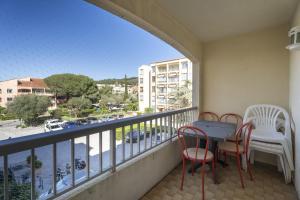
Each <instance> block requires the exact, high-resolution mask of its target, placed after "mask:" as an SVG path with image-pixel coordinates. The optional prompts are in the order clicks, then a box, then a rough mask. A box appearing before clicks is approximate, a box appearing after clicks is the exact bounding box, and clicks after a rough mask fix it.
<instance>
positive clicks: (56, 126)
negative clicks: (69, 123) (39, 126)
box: [44, 123, 63, 132]
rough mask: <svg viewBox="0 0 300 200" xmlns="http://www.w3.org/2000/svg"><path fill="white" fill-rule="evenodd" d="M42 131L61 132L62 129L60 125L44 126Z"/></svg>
mask: <svg viewBox="0 0 300 200" xmlns="http://www.w3.org/2000/svg"><path fill="white" fill-rule="evenodd" d="M44 130H45V132H50V131H59V130H63V127H62V124H61V123H52V124H45V128H44Z"/></svg>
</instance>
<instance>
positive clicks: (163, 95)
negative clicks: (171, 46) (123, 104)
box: [138, 58, 192, 112]
mask: <svg viewBox="0 0 300 200" xmlns="http://www.w3.org/2000/svg"><path fill="white" fill-rule="evenodd" d="M138 70H139V71H138V77H139V110H140V111H144V110H145V108H152V109H153V110H154V111H156V112H161V111H165V110H173V109H176V108H178V106H177V105H175V104H174V103H175V100H176V99H175V95H174V92H176V91H177V89H178V88H179V87H181V86H183V85H184V84H186V81H189V82H192V62H191V61H190V60H189V59H187V58H182V59H175V60H168V61H161V62H155V63H152V64H150V65H143V66H141V67H139V69H138ZM191 85H192V84H191Z"/></svg>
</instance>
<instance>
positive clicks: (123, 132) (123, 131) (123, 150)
mask: <svg viewBox="0 0 300 200" xmlns="http://www.w3.org/2000/svg"><path fill="white" fill-rule="evenodd" d="M125 145H126V141H125V127H124V126H123V127H122V161H124V160H125Z"/></svg>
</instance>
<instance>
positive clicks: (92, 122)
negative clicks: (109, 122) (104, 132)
mask: <svg viewBox="0 0 300 200" xmlns="http://www.w3.org/2000/svg"><path fill="white" fill-rule="evenodd" d="M85 119H86V120H87V121H88V123H89V124H95V123H98V122H99V120H98V119H97V118H96V117H87V118H85Z"/></svg>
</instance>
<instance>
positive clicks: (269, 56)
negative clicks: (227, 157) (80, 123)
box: [0, 0, 300, 200]
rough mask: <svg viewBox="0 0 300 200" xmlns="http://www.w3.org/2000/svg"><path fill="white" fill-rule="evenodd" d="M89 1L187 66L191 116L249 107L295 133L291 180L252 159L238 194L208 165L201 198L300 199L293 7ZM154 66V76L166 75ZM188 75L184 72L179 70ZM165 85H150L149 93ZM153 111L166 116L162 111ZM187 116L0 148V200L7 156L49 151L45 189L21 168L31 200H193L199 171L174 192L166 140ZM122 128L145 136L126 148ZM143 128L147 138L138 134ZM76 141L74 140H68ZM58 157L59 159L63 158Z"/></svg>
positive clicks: (226, 175) (175, 168)
mask: <svg viewBox="0 0 300 200" xmlns="http://www.w3.org/2000/svg"><path fill="white" fill-rule="evenodd" d="M89 2H92V3H94V4H95V5H97V6H99V7H101V8H105V9H107V10H108V11H110V12H112V13H115V14H117V15H119V16H122V17H123V18H125V19H128V20H130V21H132V22H133V23H135V24H137V25H139V26H141V27H142V28H144V29H146V30H147V31H149V32H151V33H153V34H154V35H156V36H158V37H159V38H161V39H162V40H165V41H167V42H168V43H169V44H171V45H172V46H173V47H175V48H176V49H177V50H178V51H180V52H182V53H183V54H184V55H185V56H187V57H189V58H190V59H191V60H193V70H192V71H193V98H194V99H193V103H194V104H195V105H197V104H198V103H199V102H200V100H201V107H199V110H205V111H215V112H218V113H220V114H221V113H225V112H236V113H239V114H240V115H243V114H244V111H245V108H246V107H247V106H249V105H251V104H255V103H258V102H259V103H261V102H265V103H270V104H276V105H281V106H282V107H285V108H286V109H288V108H289V111H290V113H291V118H292V120H293V122H294V127H293V128H294V131H295V133H294V141H293V143H294V144H295V146H294V147H295V153H294V158H295V160H296V162H295V165H296V169H297V170H295V172H294V173H293V183H291V184H285V183H284V179H283V176H282V173H280V172H278V170H277V169H276V168H275V167H274V162H275V163H276V162H277V160H276V158H275V159H274V157H273V156H270V155H260V157H258V161H259V162H255V164H254V166H253V167H254V171H253V174H254V180H255V181H254V182H250V181H249V179H248V178H245V179H244V181H245V184H246V188H245V189H244V190H243V189H241V188H240V185H239V175H238V173H237V171H236V166H235V163H234V162H232V161H229V166H228V167H225V168H222V167H220V166H217V170H218V171H219V172H220V179H221V184H217V185H216V184H212V180H211V174H210V173H208V174H207V176H206V178H205V181H206V183H205V191H206V199H285V200H288V199H293V200H294V199H297V194H296V191H295V189H297V191H298V193H299V194H300V174H299V170H298V169H299V160H300V154H299V145H300V137H299V135H300V134H298V132H299V126H300V116H299V107H300V103H299V96H300V94H299V91H300V90H299V85H300V78H299V77H300V76H299V69H300V66H299V63H300V56H299V54H298V53H297V52H295V51H290V52H288V51H287V50H286V49H285V48H284V47H285V46H287V45H288V42H287V41H288V38H287V33H288V29H289V28H290V27H291V26H300V18H299V16H300V5H297V4H298V3H297V1H280V2H279V1H266V2H260V1H247V2H239V1H235V2H225V1H218V2H212V3H211V2H202V1H193V2H187V1H178V0H175V1H162V0H157V1H139V0H129V1H116V0H111V1H99V0H89ZM216 5H218V6H216ZM296 7H297V9H295V8H296ZM224 8H225V9H224ZM293 16H294V17H293ZM195 19H201V20H195ZM233 21H234V22H235V23H234V24H236V26H232V23H233ZM247 22H252V23H247ZM226 27H227V28H226ZM228 27H230V28H228ZM201 30H205V31H201ZM161 67H163V66H161ZM157 69H158V71H157V74H160V73H162V74H165V73H167V71H166V70H162V71H159V68H157ZM187 72H188V71H187V69H186V70H185V69H183V70H182V71H181V72H180V73H187ZM181 75H182V74H181ZM165 86H166V84H159V86H158V87H165ZM168 87H177V85H176V84H170V85H168ZM200 91H201V92H200ZM199 104H200V103H199ZM157 107H158V108H159V109H166V105H158V106H157ZM195 114H196V108H189V109H183V110H177V111H170V112H161V113H159V114H151V115H146V116H141V117H134V118H129V119H124V120H117V121H111V122H105V123H103V124H95V125H90V126H87V127H83V128H79V129H76V130H68V131H61V132H53V133H44V134H41V135H35V136H30V137H22V138H18V139H10V140H6V141H2V142H0V156H1V157H0V160H1V162H2V163H1V162H0V163H1V164H2V169H3V173H2V174H3V178H4V179H3V181H2V182H3V183H2V185H3V193H4V198H3V199H5V200H7V199H9V198H10V195H13V191H12V190H11V188H10V185H11V184H9V183H10V178H11V176H10V174H11V170H10V167H11V166H12V165H11V164H12V163H11V158H12V157H13V156H16V154H15V153H18V152H19V153H20V152H24V151H25V154H24V153H23V154H21V156H17V157H19V158H21V159H23V161H22V162H24V159H26V157H27V156H28V155H31V157H32V158H34V155H36V154H38V153H39V151H38V150H39V149H40V148H44V147H45V146H46V147H48V148H49V147H50V148H49V150H48V151H47V152H48V153H47V154H42V158H43V159H45V160H46V161H45V163H48V164H49V165H48V166H51V169H50V170H46V172H47V173H46V176H47V177H48V178H47V181H48V183H50V184H48V185H51V186H50V187H47V188H44V189H41V188H39V178H37V177H36V176H35V175H36V174H37V173H41V171H42V170H43V169H42V170H41V169H37V170H36V169H35V168H34V167H30V165H31V166H34V165H35V164H34V159H31V161H30V165H29V167H28V166H27V169H29V175H28V176H29V178H27V179H26V181H27V182H26V184H27V185H26V187H27V186H28V184H29V187H28V189H29V190H30V194H31V199H35V197H36V195H37V194H39V195H40V194H44V193H45V191H48V192H49V194H48V193H47V192H46V194H45V197H46V198H48V197H50V198H57V199H74V200H82V199H86V200H87V199H112V200H115V199H116V200H117V199H122V200H132V199H134V200H135V199H140V198H142V199H144V200H149V199H151V200H152V199H200V194H201V190H200V186H201V178H200V177H199V173H196V175H195V176H194V177H192V176H191V175H189V174H187V175H186V179H185V181H186V182H185V184H184V189H183V191H180V190H179V183H180V182H179V181H180V175H179V173H181V168H180V166H179V164H180V148H179V145H178V142H177V140H176V136H175V134H174V133H175V132H176V130H177V129H178V127H179V126H181V125H184V124H187V123H188V122H190V121H192V120H194V119H195ZM138 124H139V125H138ZM145 124H146V125H145ZM135 125H136V126H135ZM125 126H129V127H130V129H135V128H134V127H137V128H136V129H138V132H139V133H142V132H144V133H147V130H149V135H148V136H147V134H145V135H146V137H145V139H143V138H141V137H137V138H136V141H135V142H134V138H133V137H132V135H131V134H129V136H128V137H127V139H126V132H125V129H124V128H123V127H125ZM144 127H146V131H143V129H144ZM152 128H154V131H152V130H153V129H152ZM117 133H118V134H119V136H120V133H121V141H119V140H118V142H117V140H116V138H117V137H119V136H118V134H117ZM92 135H93V136H92ZM94 135H96V138H98V139H97V140H96V139H95V136H94ZM78 138H80V140H79V142H76V141H78ZM82 138H83V139H82ZM104 140H106V142H104ZM65 141H67V143H65ZM107 141H108V142H107ZM127 141H128V142H127ZM61 144H63V145H61ZM64 144H67V145H64ZM91 146H93V147H92V148H90V147H91ZM46 149H47V148H46ZM67 149H69V150H67ZM86 152H88V153H86ZM18 155H19V154H18ZM62 155H68V157H67V158H65V159H62V158H60V156H62ZM76 155H80V157H81V159H82V160H84V161H85V162H86V164H87V165H86V167H85V169H84V170H83V171H82V170H78V169H76V166H75V162H76V161H75V158H77V156H76ZM53 158H54V159H53ZM66 160H68V163H70V166H71V169H70V171H71V173H69V174H68V175H67V176H65V177H66V178H65V179H63V178H61V174H58V173H57V171H58V170H57V167H58V166H64V164H65V161H66ZM94 160H96V162H94ZM275 165H276V164H275ZM43 166H44V167H45V166H47V165H43ZM77 168H78V167H77ZM0 174H1V173H0ZM57 174H58V176H57ZM82 174H83V175H82ZM0 177H1V176H0ZM39 177H40V175H39ZM31 180H35V181H31ZM153 187H154V188H153ZM151 188H153V189H152V190H151ZM40 190H42V192H40Z"/></svg>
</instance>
